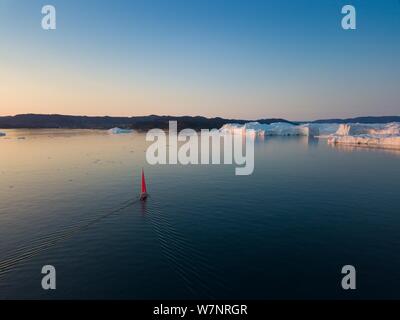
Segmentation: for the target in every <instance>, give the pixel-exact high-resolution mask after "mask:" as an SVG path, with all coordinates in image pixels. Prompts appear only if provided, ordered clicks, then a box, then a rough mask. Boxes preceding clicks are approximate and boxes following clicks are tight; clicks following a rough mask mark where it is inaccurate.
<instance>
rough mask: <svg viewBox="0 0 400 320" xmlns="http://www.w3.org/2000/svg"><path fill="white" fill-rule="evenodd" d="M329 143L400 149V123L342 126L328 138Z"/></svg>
mask: <svg viewBox="0 0 400 320" xmlns="http://www.w3.org/2000/svg"><path fill="white" fill-rule="evenodd" d="M328 142H329V143H331V144H346V145H364V146H371V147H381V148H395V149H400V123H398V122H392V123H388V124H380V123H378V124H359V123H354V124H341V125H340V126H339V128H338V130H337V131H336V133H334V134H331V135H330V136H329V137H328Z"/></svg>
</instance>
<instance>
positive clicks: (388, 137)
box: [220, 122, 400, 148]
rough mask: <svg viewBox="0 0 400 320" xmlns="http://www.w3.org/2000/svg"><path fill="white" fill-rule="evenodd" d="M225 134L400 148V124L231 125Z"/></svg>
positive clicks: (228, 125) (250, 123)
mask: <svg viewBox="0 0 400 320" xmlns="http://www.w3.org/2000/svg"><path fill="white" fill-rule="evenodd" d="M220 131H221V132H223V133H233V134H245V135H254V136H310V137H319V138H327V139H328V142H329V143H332V144H348V145H368V146H377V147H384V148H400V123H399V122H393V123H388V124H380V123H378V124H360V123H351V124H337V123H306V124H301V125H294V124H291V123H286V122H276V123H271V124H261V123H259V122H248V123H245V124H235V123H228V124H225V125H224V126H222V128H221V129H220Z"/></svg>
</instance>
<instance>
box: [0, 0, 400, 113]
mask: <svg viewBox="0 0 400 320" xmlns="http://www.w3.org/2000/svg"><path fill="white" fill-rule="evenodd" d="M348 2H349V1H339V0H338V1H330V0H297V1H293V0H286V1H282V0H279V1H278V0H271V1H268V0H253V1H251V0H250V1H249V0H246V1H245V0H191V1H187V0H186V1H185V0H154V1H148V0H140V1H139V0H137V1H122V0H117V1H93V0H89V1H84V2H81V1H77V0H69V1H66V0H64V1H60V0H55V1H48V3H49V4H53V5H54V6H55V7H56V10H57V30H55V31H44V30H42V29H41V18H42V14H41V7H42V5H43V1H37V0H20V1H12V0H0V43H1V45H0V115H14V114H20V113H59V114H73V115H110V116H135V115H148V114H160V115H167V114H168V115H203V116H208V117H214V116H221V117H226V118H245V119H257V118H270V117H281V118H287V119H291V120H313V119H319V118H331V117H335V118H336V117H340V118H344V117H352V116H360V115H400V90H399V89H400V59H399V57H400V1H398V0H387V1H384V4H383V3H382V2H383V1H378V0H363V1H350V2H351V3H352V4H353V5H354V6H355V7H356V10H357V30H348V31H345V30H343V29H342V28H341V18H342V14H341V8H342V6H343V5H345V4H348Z"/></svg>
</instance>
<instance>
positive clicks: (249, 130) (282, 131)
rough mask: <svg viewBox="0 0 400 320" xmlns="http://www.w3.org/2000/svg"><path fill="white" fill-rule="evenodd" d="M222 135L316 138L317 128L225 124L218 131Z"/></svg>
mask: <svg viewBox="0 0 400 320" xmlns="http://www.w3.org/2000/svg"><path fill="white" fill-rule="evenodd" d="M220 131H221V132H223V133H232V134H250V135H256V136H317V135H318V134H319V128H318V126H315V125H314V124H302V125H294V124H291V123H287V122H275V123H271V124H262V123H259V122H248V123H245V124H243V125H242V124H237V123H227V124H225V125H223V126H222V127H221V129H220Z"/></svg>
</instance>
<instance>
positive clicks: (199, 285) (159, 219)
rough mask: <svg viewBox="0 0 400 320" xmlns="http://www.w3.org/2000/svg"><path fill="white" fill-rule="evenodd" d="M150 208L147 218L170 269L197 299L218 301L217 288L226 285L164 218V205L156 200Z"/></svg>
mask: <svg viewBox="0 0 400 320" xmlns="http://www.w3.org/2000/svg"><path fill="white" fill-rule="evenodd" d="M151 204H152V208H151V209H152V210H151V214H149V215H148V216H149V219H150V222H151V224H152V227H153V228H154V231H155V232H156V234H157V237H158V240H159V243H160V246H161V248H162V252H163V255H164V257H165V258H166V259H167V261H168V263H169V265H170V266H171V267H172V269H173V270H174V271H175V272H176V273H177V274H178V276H179V277H180V278H181V279H182V280H183V282H184V284H185V286H186V287H187V289H188V290H189V291H190V292H191V293H192V294H193V296H194V297H195V298H210V299H215V297H214V295H213V292H215V291H216V290H215V287H219V288H226V284H224V283H223V281H222V279H221V278H219V277H218V276H217V273H216V270H215V269H214V268H213V267H212V266H211V265H210V263H209V261H207V259H206V257H205V256H204V254H202V252H201V251H200V250H199V249H198V248H196V247H195V246H194V245H193V243H191V242H190V241H189V240H188V239H187V238H185V237H184V236H183V235H182V234H180V233H179V232H178V231H177V229H176V228H175V227H174V226H173V224H172V223H171V221H170V220H169V219H168V217H167V216H165V215H164V214H163V210H162V205H161V204H160V203H158V202H157V201H154V200H152V201H151ZM209 284H212V285H213V288H211V287H210V285H209ZM218 291H219V290H218ZM219 292H224V291H219Z"/></svg>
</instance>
